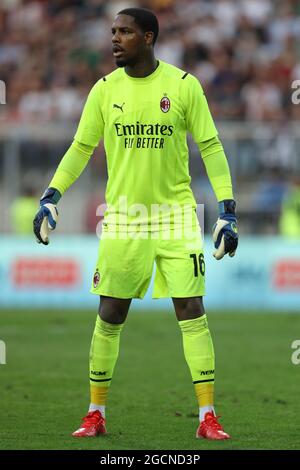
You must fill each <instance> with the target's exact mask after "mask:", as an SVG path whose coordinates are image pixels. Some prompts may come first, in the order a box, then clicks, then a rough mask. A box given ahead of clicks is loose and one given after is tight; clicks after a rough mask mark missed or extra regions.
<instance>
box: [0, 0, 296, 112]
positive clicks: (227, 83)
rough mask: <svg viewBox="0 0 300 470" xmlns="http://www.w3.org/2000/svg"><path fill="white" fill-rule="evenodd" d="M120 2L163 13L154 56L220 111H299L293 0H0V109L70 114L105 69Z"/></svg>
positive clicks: (109, 68) (110, 59)
mask: <svg viewBox="0 0 300 470" xmlns="http://www.w3.org/2000/svg"><path fill="white" fill-rule="evenodd" d="M127 6H143V7H146V8H150V9H152V10H153V11H154V12H155V13H156V14H157V16H158V18H159V22H160V29H161V31H160V35H159V41H158V43H157V46H156V56H157V57H158V58H161V59H162V60H165V61H167V62H169V63H172V64H174V65H176V66H178V67H180V68H183V69H184V70H188V71H189V72H190V73H193V74H195V75H196V76H197V77H198V78H199V79H200V81H201V83H202V85H203V87H204V89H205V91H206V94H207V96H208V99H209V103H210V107H211V110H212V113H213V115H214V117H215V118H216V119H217V120H231V121H232V120H234V121H235V120H239V121H240V120H253V121H288V120H293V119H295V120H296V119H299V118H300V106H293V104H292V101H291V94H292V88H291V84H292V82H293V80H296V79H300V1H299V0H285V1H279V0H273V1H271V0H239V1H238V0H209V1H208V0H145V1H142V0H140V1H135V2H132V1H131V0H128V1H126V2H124V1H120V0H117V1H112V0H111V1H106V0H51V1H50V0H1V2H0V79H1V80H3V81H5V83H6V85H7V103H8V104H7V106H5V107H2V109H1V111H2V112H3V113H5V118H6V119H9V120H12V121H24V120H26V121H28V120H33V121H36V120H38V121H49V120H55V121H66V120H69V121H77V120H78V118H79V116H80V113H81V110H82V106H83V103H84V101H85V98H86V95H87V93H88V91H89V89H90V88H91V86H92V85H93V84H94V83H95V82H96V81H97V80H98V79H99V78H100V77H102V76H103V75H105V74H107V73H109V72H111V71H112V70H113V69H114V68H115V65H114V61H113V57H112V53H111V23H112V20H113V18H114V16H115V14H116V13H117V12H118V11H119V10H120V9H122V8H124V7H127Z"/></svg>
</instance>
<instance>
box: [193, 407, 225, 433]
mask: <svg viewBox="0 0 300 470" xmlns="http://www.w3.org/2000/svg"><path fill="white" fill-rule="evenodd" d="M218 418H220V416H215V415H214V414H213V412H212V411H208V412H207V413H205V416H204V420H203V421H201V423H200V424H199V427H198V429H197V432H196V437H197V438H204V439H213V440H222V439H230V436H229V434H227V432H225V431H224V429H223V428H222V426H221V424H220V423H218Z"/></svg>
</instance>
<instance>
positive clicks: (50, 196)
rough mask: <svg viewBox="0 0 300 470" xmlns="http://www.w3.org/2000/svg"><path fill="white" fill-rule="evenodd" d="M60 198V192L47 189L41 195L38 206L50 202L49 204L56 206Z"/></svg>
mask: <svg viewBox="0 0 300 470" xmlns="http://www.w3.org/2000/svg"><path fill="white" fill-rule="evenodd" d="M60 198H61V194H60V192H59V191H58V190H57V189H55V188H48V189H46V191H45V192H44V194H43V195H42V197H41V199H40V204H41V205H43V204H46V203H47V202H50V204H57V203H58V201H59V200H60Z"/></svg>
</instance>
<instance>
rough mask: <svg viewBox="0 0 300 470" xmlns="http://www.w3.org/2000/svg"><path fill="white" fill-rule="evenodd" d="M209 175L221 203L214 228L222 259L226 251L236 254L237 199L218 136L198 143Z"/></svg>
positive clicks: (215, 253)
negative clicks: (235, 199)
mask: <svg viewBox="0 0 300 470" xmlns="http://www.w3.org/2000/svg"><path fill="white" fill-rule="evenodd" d="M198 147H199V150H200V152H201V156H202V159H203V162H204V165H205V168H206V172H207V176H208V178H209V181H210V183H211V186H212V188H213V190H214V193H215V195H216V198H217V201H218V203H219V218H218V220H217V222H216V224H215V225H214V228H213V240H214V244H215V248H216V251H215V252H214V257H215V258H216V259H222V258H223V256H224V255H225V254H226V253H229V256H231V257H232V256H234V255H235V251H236V249H237V245H238V234H237V225H236V223H237V221H236V215H235V206H236V204H235V201H234V199H233V192H232V183H231V175H230V169H229V166H228V162H227V158H226V155H225V152H224V149H223V146H222V144H221V142H220V140H219V138H218V137H214V138H212V139H209V140H207V141H205V142H200V143H199V144H198Z"/></svg>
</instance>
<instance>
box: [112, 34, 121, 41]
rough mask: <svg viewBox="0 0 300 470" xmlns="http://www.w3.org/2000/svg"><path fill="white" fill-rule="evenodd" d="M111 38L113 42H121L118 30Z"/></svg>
mask: <svg viewBox="0 0 300 470" xmlns="http://www.w3.org/2000/svg"><path fill="white" fill-rule="evenodd" d="M111 40H112V43H115V42H120V37H119V35H118V33H117V32H115V34H113V36H112V38H111Z"/></svg>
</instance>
